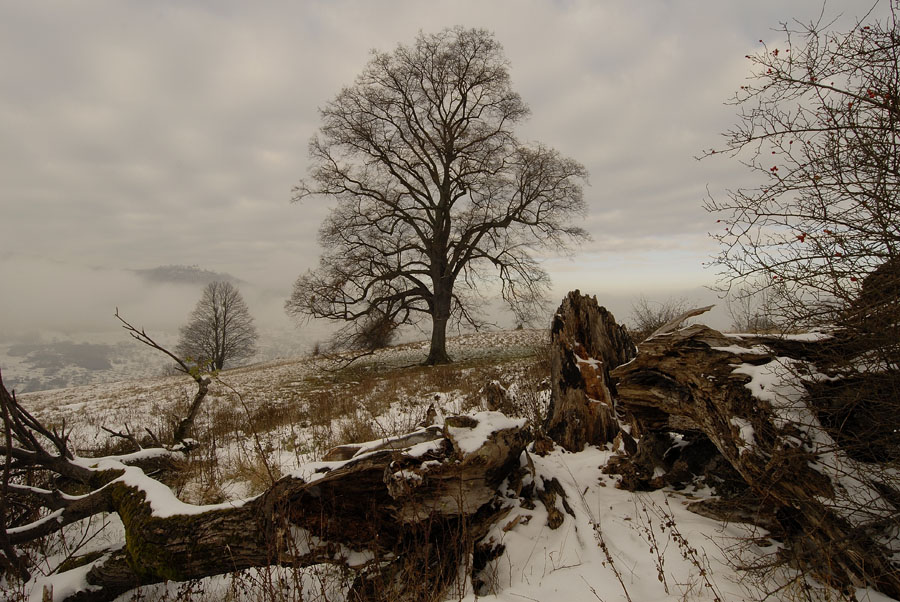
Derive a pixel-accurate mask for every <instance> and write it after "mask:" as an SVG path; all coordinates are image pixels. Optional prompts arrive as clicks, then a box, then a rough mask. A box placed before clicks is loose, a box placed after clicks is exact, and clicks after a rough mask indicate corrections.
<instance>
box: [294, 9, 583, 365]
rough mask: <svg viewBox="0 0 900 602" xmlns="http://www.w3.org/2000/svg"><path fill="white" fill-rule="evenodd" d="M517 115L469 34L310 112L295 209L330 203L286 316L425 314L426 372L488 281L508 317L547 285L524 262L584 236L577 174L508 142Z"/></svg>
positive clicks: (496, 71) (505, 87) (393, 66)
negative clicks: (307, 163)
mask: <svg viewBox="0 0 900 602" xmlns="http://www.w3.org/2000/svg"><path fill="white" fill-rule="evenodd" d="M527 115H528V109H527V107H526V106H525V104H524V103H523V101H522V99H521V98H520V96H519V95H518V94H517V93H516V92H514V91H513V90H512V88H511V86H510V77H509V71H508V64H507V61H506V59H505V58H504V56H503V52H502V48H501V46H500V44H499V43H498V42H497V41H496V40H495V39H494V37H493V36H492V35H491V34H490V33H489V32H487V31H484V30H481V29H463V28H459V27H457V28H453V29H446V30H444V31H441V32H440V33H437V34H432V35H426V34H420V35H419V37H418V38H417V39H416V41H415V43H414V44H413V45H412V46H411V47H407V46H403V45H400V46H398V47H397V49H396V50H394V51H393V52H391V53H385V52H375V53H374V56H373V58H372V59H371V61H369V63H368V65H367V66H366V67H365V69H364V70H363V72H362V74H361V75H360V76H359V77H358V78H357V79H356V81H355V82H354V84H353V85H351V86H349V87H347V88H344V89H343V90H342V91H341V92H340V93H339V94H338V95H337V96H336V97H335V98H334V100H332V101H331V102H329V103H328V104H327V105H325V107H324V108H323V109H322V110H321V116H322V122H323V123H322V126H321V129H320V131H319V133H318V134H317V135H316V136H314V137H313V139H312V141H311V142H310V154H311V157H312V161H313V167H312V168H311V171H310V174H309V177H308V178H307V179H305V180H303V181H301V182H300V184H299V185H298V186H297V187H296V188H295V196H294V200H297V201H299V200H301V199H305V198H307V197H308V196H310V195H321V196H323V197H326V198H331V199H334V200H336V201H337V205H336V206H335V207H334V209H332V211H331V213H330V214H329V216H328V217H327V218H326V220H325V222H324V223H323V224H322V226H321V229H320V231H319V239H320V243H321V245H322V247H323V248H324V254H323V255H322V257H321V259H320V263H319V266H318V268H317V269H315V270H311V271H309V272H307V273H306V274H304V275H302V276H300V277H299V278H298V280H297V281H296V283H295V285H294V290H293V294H292V295H291V297H290V298H289V299H288V301H287V303H286V309H287V311H288V312H289V313H291V314H294V315H297V316H301V317H319V318H328V319H331V320H338V321H347V322H348V327H349V328H351V329H357V328H359V329H365V328H367V327H369V326H371V324H372V323H379V324H383V323H384V322H385V321H387V322H389V323H391V324H393V325H400V324H410V323H416V322H418V321H419V320H421V319H422V318H427V317H428V316H430V318H431V322H432V335H431V349H430V352H429V355H428V358H427V360H426V363H428V364H437V363H446V362H449V361H450V358H449V356H448V355H447V350H446V331H447V325H448V323H449V322H453V321H454V320H455V321H457V322H456V323H460V322H466V323H468V324H471V325H473V326H478V324H479V321H478V318H477V315H476V314H475V313H474V310H475V309H476V307H477V303H476V302H477V301H478V299H480V297H481V296H480V292H479V289H480V287H481V286H484V285H485V283H486V282H487V281H493V282H494V283H497V282H499V288H500V290H501V291H502V297H503V299H504V300H505V301H507V302H508V303H509V305H510V306H511V307H512V309H513V311H514V312H516V314H517V317H518V318H520V319H523V320H524V319H528V318H529V317H530V316H532V315H534V312H535V310H536V309H537V308H538V307H539V306H540V305H541V303H542V300H543V297H544V293H545V292H546V290H547V287H548V282H549V279H548V276H547V274H546V272H545V271H544V270H543V269H542V268H541V266H540V264H539V262H538V261H537V260H536V259H535V258H534V255H533V253H534V251H535V250H536V249H537V248H540V247H554V248H563V247H564V246H565V245H566V244H567V243H568V242H570V241H571V240H572V239H579V238H582V237H584V236H586V234H585V232H584V231H583V230H582V229H580V228H578V227H576V226H574V225H573V224H571V223H570V220H571V219H572V218H574V217H577V216H578V215H579V214H581V213H583V211H584V202H583V199H582V191H581V182H582V181H583V180H584V178H585V177H586V172H585V169H584V167H582V166H581V165H580V164H579V163H577V162H576V161H574V160H572V159H569V158H566V157H563V156H561V155H560V154H559V153H558V152H557V151H555V150H553V149H550V148H547V147H545V146H542V145H540V144H532V145H525V144H522V143H520V141H519V140H518V139H517V138H516V136H515V135H514V132H513V126H515V124H517V123H518V122H520V121H522V120H523V119H524V118H525V117H526V116H527Z"/></svg>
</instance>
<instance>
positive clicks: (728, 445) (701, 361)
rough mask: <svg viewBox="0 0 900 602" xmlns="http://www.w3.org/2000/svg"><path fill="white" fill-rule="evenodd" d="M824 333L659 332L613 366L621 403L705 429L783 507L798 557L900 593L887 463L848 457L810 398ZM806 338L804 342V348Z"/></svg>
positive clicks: (687, 429)
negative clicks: (813, 350) (793, 337)
mask: <svg viewBox="0 0 900 602" xmlns="http://www.w3.org/2000/svg"><path fill="white" fill-rule="evenodd" d="M811 345H815V342H814V341H813V342H804V341H784V340H783V339H779V338H777V337H735V336H726V335H723V334H722V333H720V332H718V331H715V330H713V329H710V328H708V327H706V326H702V325H696V326H690V327H687V328H683V329H680V330H672V331H669V332H664V333H659V334H657V335H656V336H654V337H652V338H650V339H648V340H647V341H645V342H644V343H642V344H641V345H640V347H639V353H638V355H637V357H636V358H635V359H634V360H633V361H631V362H630V363H628V364H627V365H623V366H620V367H618V368H616V369H615V370H613V371H612V373H611V377H612V378H613V380H614V381H615V386H616V390H617V393H618V397H617V399H616V401H617V404H618V407H619V408H620V410H621V411H623V412H627V413H628V414H629V415H630V416H632V417H633V418H634V420H636V422H637V423H638V424H640V426H641V428H642V430H643V431H644V433H646V434H645V437H646V436H648V435H649V434H653V433H660V434H663V433H669V432H679V433H684V434H692V433H693V434H696V433H702V434H703V435H705V437H707V438H708V439H709V440H710V441H711V442H712V443H713V444H714V445H715V447H716V449H717V450H718V452H719V453H721V455H722V456H723V457H724V458H725V459H726V460H727V461H728V463H729V464H730V465H731V466H732V467H733V468H734V470H735V471H737V473H738V474H739V475H740V477H741V478H742V479H743V480H744V481H745V482H746V484H747V485H748V486H749V487H750V488H751V490H752V491H753V492H754V494H755V496H756V497H757V501H758V502H760V503H765V504H768V505H770V506H772V507H774V508H775V517H776V518H777V520H778V522H779V523H780V526H781V531H782V532H783V533H784V534H786V535H787V538H788V540H787V541H786V542H785V543H786V544H787V545H788V548H789V553H790V554H792V557H791V558H790V559H789V561H790V562H793V563H795V565H796V566H798V567H801V568H804V569H807V570H811V571H813V573H814V574H815V576H816V577H817V578H819V579H820V580H822V581H824V582H826V583H830V584H832V585H835V586H837V587H841V588H845V587H850V586H871V587H874V588H876V589H878V590H880V591H882V592H884V593H885V594H887V595H889V596H892V597H894V598H897V597H898V596H900V570H898V567H897V566H896V564H894V563H893V556H894V554H895V553H896V552H897V550H895V549H893V547H892V546H893V545H895V542H896V539H895V535H896V534H895V533H892V530H893V529H895V528H896V525H897V521H898V518H900V510H898V508H897V507H896V506H895V505H893V504H891V503H890V502H889V501H888V500H887V499H886V498H885V496H883V495H882V492H883V491H884V490H885V488H887V489H890V486H889V485H888V484H885V483H882V482H880V481H879V479H880V477H881V474H882V472H881V471H880V469H879V468H878V467H877V466H873V465H866V464H864V463H861V462H858V461H856V460H854V459H852V458H850V457H849V456H848V455H847V454H846V453H844V452H843V451H842V450H841V448H840V447H839V446H838V445H837V444H836V443H835V441H834V440H833V439H832V437H831V436H830V435H829V434H828V432H826V430H825V429H824V428H823V427H822V425H821V424H820V422H819V419H818V416H817V413H816V411H815V408H813V407H811V406H810V405H809V396H808V393H807V390H806V388H805V386H804V384H803V383H804V381H814V380H816V379H817V378H818V377H819V375H817V372H816V370H815V367H814V366H812V365H811V364H810V363H809V362H807V361H800V360H796V359H792V358H790V357H787V356H785V355H781V353H783V352H784V351H785V350H786V349H789V348H791V349H792V350H793V351H795V352H800V353H798V355H806V356H809V355H810V353H809V349H808V348H809V347H810V346H811ZM804 348H805V349H804Z"/></svg>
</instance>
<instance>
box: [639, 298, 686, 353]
mask: <svg viewBox="0 0 900 602" xmlns="http://www.w3.org/2000/svg"><path fill="white" fill-rule="evenodd" d="M688 309H689V304H688V301H687V299H684V298H678V299H673V298H669V299H667V300H665V301H648V300H647V298H646V297H644V296H643V295H641V296H640V297H638V300H637V301H635V302H634V303H633V304H632V306H631V326H630V327H629V328H628V331H629V334H630V335H631V338H632V339H633V340H634V341H635V342H638V343H639V342H641V341H643V340H644V339H646V338H647V337H648V336H650V335H651V334H653V332H654V331H655V330H657V329H658V328H659V327H660V326H662V325H663V324H665V323H666V322H668V321H670V320H672V319H674V318H676V317H678V316H680V315H681V314H683V313H684V312H686V311H687V310H688Z"/></svg>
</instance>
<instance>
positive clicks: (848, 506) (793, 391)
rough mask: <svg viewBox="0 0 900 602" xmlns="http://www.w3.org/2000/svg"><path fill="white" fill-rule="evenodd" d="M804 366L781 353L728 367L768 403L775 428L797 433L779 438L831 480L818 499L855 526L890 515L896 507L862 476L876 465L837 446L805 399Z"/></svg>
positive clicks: (754, 393)
mask: <svg viewBox="0 0 900 602" xmlns="http://www.w3.org/2000/svg"><path fill="white" fill-rule="evenodd" d="M808 372H809V370H808V368H807V367H806V365H805V364H804V363H803V362H800V361H797V360H793V359H791V358H784V357H782V358H776V359H775V360H773V361H771V362H768V363H766V364H762V365H759V366H754V365H752V364H741V365H739V366H737V367H736V368H735V369H734V373H735V374H745V375H748V376H750V381H749V382H747V383H746V384H745V386H746V387H747V388H748V389H750V391H751V393H752V394H753V396H754V397H756V398H757V399H760V400H762V401H765V402H768V403H769V405H770V406H771V408H772V411H773V419H772V422H773V424H774V425H775V426H776V427H777V428H779V429H784V428H786V427H788V426H791V427H794V428H796V429H798V430H799V431H800V432H801V433H802V438H801V439H798V438H797V437H794V436H785V435H781V439H782V441H783V444H784V445H786V446H793V447H803V448H804V449H805V451H808V452H810V453H811V454H812V456H813V458H814V459H813V460H811V461H810V463H809V465H810V467H811V468H813V469H814V470H816V471H817V472H819V473H821V474H823V475H825V476H826V477H828V478H829V480H830V481H831V482H832V483H833V484H834V485H835V491H834V496H833V497H828V498H820V499H819V501H820V502H821V503H822V504H823V505H825V506H826V507H828V508H830V509H832V510H833V511H834V512H836V513H838V514H839V515H840V516H843V517H844V518H846V519H847V520H848V521H849V522H850V523H851V524H853V525H855V526H865V525H868V524H870V523H873V522H874V523H877V522H879V521H883V520H885V519H886V518H889V517H893V516H895V512H896V509H895V508H894V507H893V506H891V505H890V504H889V503H888V502H887V501H886V500H885V499H884V496H882V495H881V493H880V492H879V491H878V490H877V489H875V488H874V487H873V486H872V485H870V484H869V482H868V479H867V477H866V475H867V473H869V472H870V471H871V470H873V468H874V469H876V470H879V469H878V468H877V467H873V466H872V465H867V464H864V463H862V462H857V461H855V460H853V459H852V458H850V457H848V456H847V455H846V454H844V453H843V452H842V451H840V448H839V446H838V445H837V443H836V442H835V441H834V440H833V439H832V438H831V436H830V435H828V433H827V432H826V431H825V429H824V428H823V427H822V425H821V423H820V422H819V419H818V417H817V416H816V414H815V412H813V411H812V409H811V408H810V407H809V406H808V405H807V404H806V401H805V396H806V390H805V388H804V387H803V384H802V382H801V378H800V376H799V375H800V374H804V375H805V374H806V373H808ZM735 420H737V421H738V422H737V423H736V422H735ZM740 421H741V419H740V418H733V419H732V424H736V425H738V424H740ZM751 428H752V427H751ZM742 432H743V431H742Z"/></svg>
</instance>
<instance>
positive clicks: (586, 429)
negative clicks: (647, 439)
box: [544, 291, 635, 451]
mask: <svg viewBox="0 0 900 602" xmlns="http://www.w3.org/2000/svg"><path fill="white" fill-rule="evenodd" d="M634 355H635V347H634V343H633V342H632V341H631V337H629V335H628V331H627V330H626V329H625V328H624V327H623V326H620V325H619V324H617V323H616V320H615V318H614V317H613V315H612V314H611V313H609V312H608V311H607V310H606V308H604V307H600V306H599V305H597V299H596V298H595V297H589V296H587V295H582V294H581V293H580V292H579V291H573V292H571V293H569V294H568V295H567V296H566V298H565V299H563V302H562V305H560V307H559V309H558V310H557V311H556V315H555V316H554V317H553V323H552V325H551V327H550V374H551V387H552V389H551V391H552V393H551V398H550V407H549V410H548V413H547V419H546V421H545V422H544V430H545V432H546V433H547V435H549V436H550V438H551V439H553V440H554V441H555V442H556V443H558V444H559V445H561V446H562V447H564V448H565V449H567V450H569V451H581V450H582V449H584V446H585V445H591V444H595V445H602V444H604V443H608V442H611V441H613V439H614V438H615V437H616V435H617V434H618V432H619V426H618V424H619V423H618V419H617V417H616V411H615V407H614V402H613V399H614V395H615V386H614V385H613V384H612V382H611V381H610V378H609V374H610V370H612V369H613V368H615V367H616V366H618V365H620V364H624V363H625V362H628V361H629V360H631V359H632V358H633V357H634Z"/></svg>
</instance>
